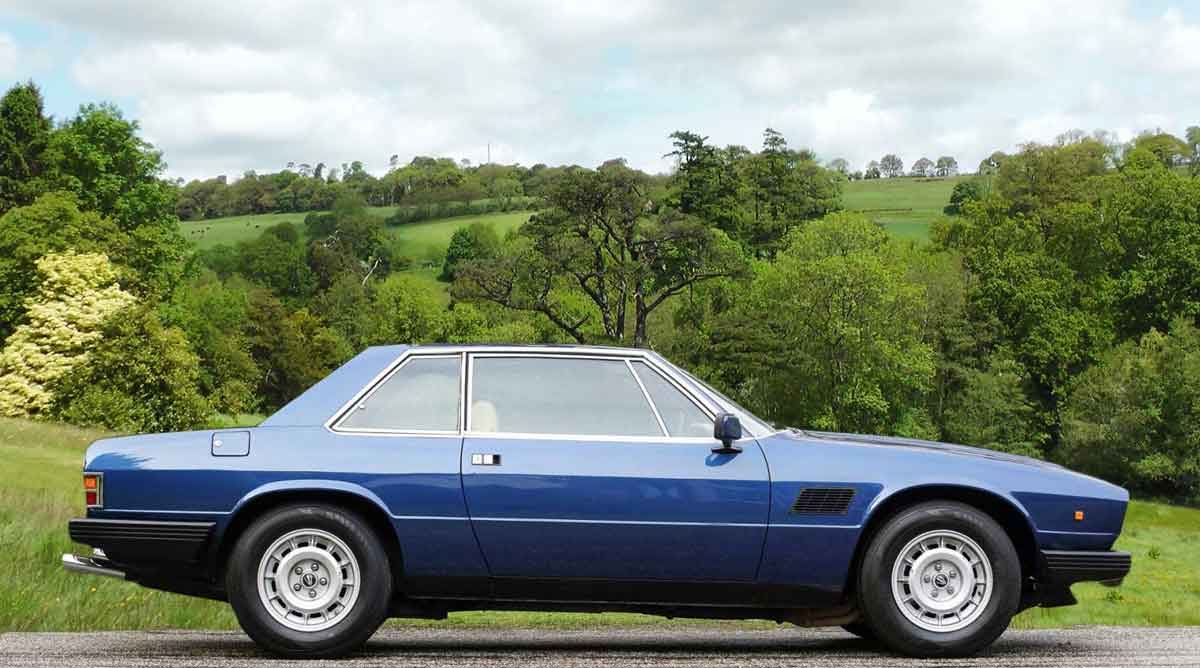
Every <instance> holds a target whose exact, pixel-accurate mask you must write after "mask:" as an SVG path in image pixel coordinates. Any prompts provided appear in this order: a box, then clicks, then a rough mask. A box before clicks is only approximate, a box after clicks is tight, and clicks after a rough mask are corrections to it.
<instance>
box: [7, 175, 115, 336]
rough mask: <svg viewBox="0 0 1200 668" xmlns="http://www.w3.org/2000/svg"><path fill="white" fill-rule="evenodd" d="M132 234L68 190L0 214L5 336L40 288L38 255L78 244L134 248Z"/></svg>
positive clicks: (79, 248) (104, 249)
mask: <svg viewBox="0 0 1200 668" xmlns="http://www.w3.org/2000/svg"><path fill="white" fill-rule="evenodd" d="M128 246H129V244H128V241H127V236H126V235H125V234H124V233H123V232H121V231H120V230H119V229H117V226H116V225H115V224H114V223H113V222H112V221H111V220H109V219H107V218H102V217H101V216H100V215H99V214H97V213H95V212H81V211H80V210H79V207H78V202H77V200H76V199H75V197H74V196H73V195H70V194H68V193H61V192H56V193H47V194H45V195H42V196H41V197H39V198H38V199H37V201H35V202H34V203H33V204H30V205H29V206H22V207H17V208H15V209H12V210H11V211H9V212H8V213H6V214H4V216H3V217H0V340H3V339H4V338H5V337H6V336H8V335H9V334H10V333H11V332H12V331H13V329H14V328H15V327H16V326H17V325H18V324H19V323H20V322H21V319H22V318H23V317H24V315H25V303H26V300H27V299H28V298H30V297H31V296H33V295H34V294H35V293H36V292H37V290H38V284H39V283H40V282H41V280H42V278H41V276H42V275H41V274H40V273H39V272H38V270H37V263H38V260H39V259H40V258H41V257H43V256H44V255H47V254H50V253H61V252H64V251H69V250H73V251H76V252H81V253H89V252H100V253H105V254H106V255H108V256H109V257H113V256H118V255H121V254H123V253H125V252H126V251H127V250H128Z"/></svg>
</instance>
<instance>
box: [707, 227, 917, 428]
mask: <svg viewBox="0 0 1200 668" xmlns="http://www.w3.org/2000/svg"><path fill="white" fill-rule="evenodd" d="M900 252H901V249H900V247H899V245H898V244H896V243H895V242H894V241H892V240H891V238H890V237H889V236H888V234H887V232H885V231H884V230H882V229H881V228H879V227H878V226H877V225H874V224H873V223H871V222H869V221H868V220H866V219H865V218H862V217H861V216H854V215H848V214H835V215H832V216H828V217H826V218H825V219H822V220H821V221H816V222H813V223H810V224H809V225H807V226H805V227H804V228H803V229H802V230H797V231H796V232H795V233H793V235H792V236H791V237H790V239H789V244H788V247H787V249H786V250H785V251H784V252H783V253H780V255H779V256H778V258H777V259H776V261H775V262H774V263H773V264H770V265H764V266H762V267H760V268H759V270H758V271H757V272H756V274H755V277H754V280H753V283H752V284H751V286H750V287H749V289H748V290H745V291H743V292H742V293H741V294H740V295H738V296H735V297H734V299H735V303H734V305H733V306H732V308H731V309H730V311H729V312H727V313H725V314H724V315H723V316H722V317H720V318H719V319H717V322H716V323H715V324H714V329H713V333H712V336H711V340H710V341H709V343H708V348H709V351H708V359H707V360H706V362H705V363H704V364H702V366H707V367H709V368H710V369H712V370H713V373H712V374H711V375H713V376H716V380H717V382H718V383H719V384H720V385H723V386H724V387H726V388H729V389H731V390H732V391H733V392H734V393H735V395H736V396H738V397H740V398H743V399H745V400H746V401H747V402H748V403H749V404H750V405H751V406H752V407H754V408H757V409H760V410H761V411H762V413H761V414H762V415H764V416H765V417H767V418H768V419H771V420H773V421H775V422H777V423H779V424H789V425H797V426H802V427H813V428H818V429H830V430H838V431H855V432H862V433H902V434H906V435H910V436H925V437H929V436H935V435H936V434H935V430H934V429H933V426H932V423H931V422H930V420H929V419H928V416H927V415H925V413H924V410H923V408H922V407H921V404H922V397H923V394H924V393H925V392H927V391H928V389H929V386H930V382H931V381H932V378H933V373H934V354H933V350H932V349H931V348H930V346H929V345H928V344H927V343H926V342H924V341H923V340H922V321H921V318H920V315H921V313H922V311H923V309H924V304H923V290H922V289H921V287H920V286H919V285H916V284H914V283H910V282H908V281H907V280H905V278H904V269H903V262H901V261H899V260H900ZM797 314H809V315H810V316H811V317H797ZM817 314H819V316H818V315H817ZM748 322H754V323H755V325H754V326H753V327H747V326H745V324H746V323H748Z"/></svg>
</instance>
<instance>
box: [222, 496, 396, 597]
mask: <svg viewBox="0 0 1200 668" xmlns="http://www.w3.org/2000/svg"><path fill="white" fill-rule="evenodd" d="M289 503H327V504H331V505H336V506H340V507H343V508H346V509H347V510H350V511H352V512H354V513H356V514H357V515H359V516H360V517H362V518H363V520H364V521H366V522H367V524H368V525H369V526H370V527H371V529H372V530H374V531H375V533H376V535H378V536H379V539H380V542H382V543H383V547H384V550H385V551H386V552H387V555H388V561H389V564H390V566H391V571H392V574H393V575H394V576H395V578H396V579H397V582H399V578H400V577H401V575H402V574H403V571H404V555H403V551H402V550H401V546H400V539H399V536H398V535H397V534H396V528H395V526H393V524H392V520H391V514H390V513H389V512H388V509H387V506H386V505H384V503H383V500H382V499H380V498H379V497H378V496H376V495H375V494H374V493H372V492H371V491H370V490H368V489H366V488H364V487H360V486H358V485H353V484H349V483H345V482H341V481H336V480H305V481H294V480H293V481H286V482H279V483H272V484H269V485H264V486H262V487H259V488H258V489H255V490H254V491H253V492H251V493H249V494H247V495H246V496H244V497H243V498H242V500H241V501H239V502H238V504H237V505H236V506H235V507H234V509H233V511H232V512H231V513H230V518H229V520H228V522H227V523H226V525H225V526H224V528H223V529H222V530H221V531H220V533H219V534H218V535H217V536H216V537H215V538H216V540H215V544H214V549H213V553H212V561H211V567H212V572H213V575H214V576H215V577H216V578H217V581H218V582H220V581H221V578H222V577H223V576H224V572H225V567H226V564H227V562H228V560H229V554H230V552H232V551H233V546H234V545H236V544H237V541H238V538H240V537H241V535H242V533H243V532H245V530H246V528H247V527H249V526H250V524H251V523H253V522H254V520H256V519H258V518H259V517H262V516H263V514H265V513H267V512H269V511H271V510H272V509H274V508H278V507H280V506H282V505H285V504H289Z"/></svg>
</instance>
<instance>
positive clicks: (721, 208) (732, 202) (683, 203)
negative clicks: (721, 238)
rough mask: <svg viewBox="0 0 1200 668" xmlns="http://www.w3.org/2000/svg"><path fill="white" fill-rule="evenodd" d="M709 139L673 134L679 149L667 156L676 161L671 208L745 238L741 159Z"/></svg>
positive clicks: (692, 134)
mask: <svg viewBox="0 0 1200 668" xmlns="http://www.w3.org/2000/svg"><path fill="white" fill-rule="evenodd" d="M707 141H708V137H701V136H700V135H698V134H696V133H694V132H685V131H682V130H680V131H676V132H673V133H671V142H672V144H673V145H674V146H675V150H674V151H671V152H670V153H668V154H666V156H664V157H671V158H674V159H675V162H676V168H675V174H674V175H673V176H672V178H671V182H670V187H669V191H668V195H667V205H668V206H670V207H672V208H675V209H677V210H679V211H680V212H681V213H683V214H685V215H689V216H697V217H699V218H700V219H701V220H704V221H707V222H709V223H711V224H713V225H715V226H716V227H717V228H719V229H721V230H723V231H724V232H725V234H727V235H729V236H730V237H732V238H734V239H742V238H744V237H745V236H746V234H745V233H744V229H743V228H744V225H745V221H744V220H743V215H742V214H743V212H742V207H741V202H740V201H739V190H740V189H741V187H742V183H741V178H740V175H739V174H738V172H737V164H738V159H737V158H736V157H735V156H734V155H733V154H732V153H731V152H730V151H722V150H720V149H718V148H716V147H715V146H712V145H710V144H708V143H707Z"/></svg>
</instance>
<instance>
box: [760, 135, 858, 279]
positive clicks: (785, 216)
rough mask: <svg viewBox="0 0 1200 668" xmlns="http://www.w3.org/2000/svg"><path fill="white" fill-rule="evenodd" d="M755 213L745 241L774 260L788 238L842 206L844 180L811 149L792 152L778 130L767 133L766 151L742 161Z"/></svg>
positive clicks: (763, 149)
mask: <svg viewBox="0 0 1200 668" xmlns="http://www.w3.org/2000/svg"><path fill="white" fill-rule="evenodd" d="M744 165H745V167H744V178H745V179H746V181H747V182H748V184H747V185H748V189H749V191H750V196H751V204H752V209H751V212H750V215H749V216H747V217H748V219H749V220H748V221H747V223H746V228H747V229H746V232H744V233H743V235H742V237H743V241H748V244H747V245H748V246H749V247H750V248H752V249H754V250H755V252H756V253H757V254H758V255H760V256H766V257H771V256H773V255H774V254H775V253H776V252H777V251H778V250H779V249H780V248H781V247H782V245H783V243H784V239H785V238H786V237H787V234H788V232H789V231H790V230H792V229H793V228H794V227H796V226H798V225H799V224H800V223H801V222H803V221H805V220H813V219H816V218H820V217H821V216H823V215H825V214H827V213H829V212H831V211H836V210H837V209H838V208H840V206H841V199H840V198H841V181H842V180H841V179H839V178H835V177H833V175H832V174H831V173H829V172H827V171H825V170H824V169H822V168H821V167H820V166H819V165H817V163H816V161H815V160H814V159H813V155H812V152H811V151H809V150H807V149H800V150H798V151H796V150H792V149H790V148H788V145H787V140H786V139H785V138H784V136H783V135H782V134H780V133H779V132H778V131H777V130H774V129H772V128H767V129H766V130H764V131H763V148H762V151H760V152H759V153H757V154H754V155H750V156H747V157H746V158H745V159H744Z"/></svg>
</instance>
